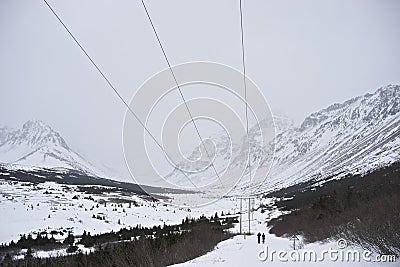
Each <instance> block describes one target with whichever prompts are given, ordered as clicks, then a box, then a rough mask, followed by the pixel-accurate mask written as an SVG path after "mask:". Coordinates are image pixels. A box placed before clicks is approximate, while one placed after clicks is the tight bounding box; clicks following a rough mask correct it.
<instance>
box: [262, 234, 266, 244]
mask: <svg viewBox="0 0 400 267" xmlns="http://www.w3.org/2000/svg"><path fill="white" fill-rule="evenodd" d="M262 241H263V244H264V243H265V234H264V233H263V234H262Z"/></svg>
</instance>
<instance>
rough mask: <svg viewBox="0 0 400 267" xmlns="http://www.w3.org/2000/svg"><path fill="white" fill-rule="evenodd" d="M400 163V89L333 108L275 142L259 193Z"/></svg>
mask: <svg viewBox="0 0 400 267" xmlns="http://www.w3.org/2000/svg"><path fill="white" fill-rule="evenodd" d="M399 160H400V86H399V85H388V86H385V87H382V88H380V89H378V90H377V91H376V92H375V93H374V94H366V95H363V96H359V97H356V98H352V99H350V100H348V101H346V102H344V103H342V104H334V105H331V106H329V107H328V108H326V109H323V110H321V111H319V112H315V113H313V114H311V115H310V116H308V117H307V118H306V119H305V120H304V121H303V123H302V124H301V125H300V127H298V128H294V129H292V130H288V131H285V132H283V133H281V134H279V135H277V137H276V150H275V155H274V163H273V166H272V168H271V172H270V174H269V176H268V177H267V179H266V181H265V184H264V186H263V187H262V190H272V189H276V188H280V187H282V186H288V185H291V184H296V183H299V182H302V181H307V180H310V179H316V180H320V179H323V178H327V177H331V176H335V177H336V178H340V177H342V176H344V175H346V174H349V173H351V174H356V173H365V172H367V171H369V170H372V169H376V168H379V167H382V166H387V165H389V164H391V163H393V162H396V161H399Z"/></svg>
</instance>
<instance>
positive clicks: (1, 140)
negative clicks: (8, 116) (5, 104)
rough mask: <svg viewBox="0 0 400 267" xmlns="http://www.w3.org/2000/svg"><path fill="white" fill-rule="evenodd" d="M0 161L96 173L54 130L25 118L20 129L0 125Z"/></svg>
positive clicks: (39, 122)
mask: <svg viewBox="0 0 400 267" xmlns="http://www.w3.org/2000/svg"><path fill="white" fill-rule="evenodd" d="M0 163H7V164H12V165H21V166H33V167H44V168H67V169H73V170H77V171H83V172H85V173H89V174H92V175H98V174H99V171H98V170H97V169H96V168H95V167H94V166H93V165H92V164H91V163H89V162H88V161H87V160H86V159H84V158H83V157H82V156H81V155H79V154H78V153H76V152H74V151H73V150H72V149H71V148H70V147H69V146H68V145H67V143H66V141H65V140H64V139H63V138H62V137H61V135H60V134H59V133H58V132H56V131H54V130H53V129H52V128H51V127H50V126H48V125H46V124H45V123H44V122H42V121H38V120H31V121H27V122H26V123H25V124H24V125H23V126H22V128H21V129H10V128H7V127H3V128H0Z"/></svg>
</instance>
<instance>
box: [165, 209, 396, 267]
mask: <svg viewBox="0 0 400 267" xmlns="http://www.w3.org/2000/svg"><path fill="white" fill-rule="evenodd" d="M279 214H280V212H279V211H277V210H272V211H271V212H270V213H269V214H268V213H261V212H260V210H258V211H255V212H254V213H253V219H252V220H251V232H252V233H253V234H252V235H250V236H244V235H237V236H235V237H233V238H231V239H228V240H225V241H223V242H221V243H219V244H218V245H217V246H216V247H215V249H214V250H212V251H211V252H209V253H207V254H206V255H203V256H201V257H198V258H196V259H193V260H190V261H188V262H185V263H181V264H175V265H172V266H173V267H195V266H202V267H207V266H212V267H217V266H229V267H234V266H238V267H239V266H252V267H253V266H288V265H289V266H291V265H293V266H360V267H361V266H398V265H399V261H398V260H397V262H387V261H388V259H386V262H377V261H376V259H377V256H378V254H377V253H374V252H372V253H371V254H368V252H364V250H363V249H362V248H360V247H353V246H350V245H349V244H347V243H346V241H343V240H340V241H337V240H331V241H329V242H325V243H318V242H316V243H312V244H303V243H302V242H301V237H299V239H300V241H297V244H296V250H293V240H291V239H289V238H281V237H276V236H275V235H272V234H269V233H268V228H267V221H268V220H269V219H271V218H274V217H276V216H278V215H279ZM246 216H247V215H246V214H244V215H243V218H245V217H246ZM244 220H245V219H244ZM242 227H243V228H242V229H243V230H244V231H247V229H248V221H245V222H244V225H243V226H242ZM234 231H236V232H238V231H239V228H238V225H236V227H235V229H234ZM257 233H265V235H266V239H265V240H266V242H265V244H262V242H261V244H258V243H257V236H256V234H257ZM338 242H339V243H338ZM299 245H301V248H299ZM343 245H346V246H345V247H344V248H341V247H342V246H343ZM339 246H340V247H339ZM280 251H282V252H280ZM311 251H312V252H311ZM325 251H326V252H325ZM314 252H315V254H313V255H315V259H316V260H315V261H314V257H313V256H312V258H311V259H312V260H308V259H309V257H310V255H311V254H310V253H314ZM279 253H281V254H279ZM353 253H355V254H353ZM363 253H366V254H365V255H364V257H365V260H364V259H363ZM353 255H355V256H353ZM357 255H359V256H360V260H358V258H357ZM383 257H385V256H383ZM304 259H306V260H304ZM342 259H343V260H342ZM347 259H349V261H347ZM353 259H354V260H353ZM368 259H370V261H368ZM382 259H383V258H382Z"/></svg>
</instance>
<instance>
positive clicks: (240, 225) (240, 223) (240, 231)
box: [239, 199, 242, 234]
mask: <svg viewBox="0 0 400 267" xmlns="http://www.w3.org/2000/svg"><path fill="white" fill-rule="evenodd" d="M239 214H240V222H239V227H240V230H239V234H242V199H240V212H239Z"/></svg>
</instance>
